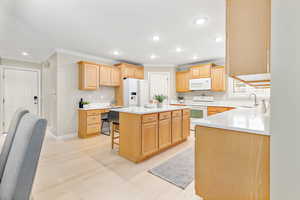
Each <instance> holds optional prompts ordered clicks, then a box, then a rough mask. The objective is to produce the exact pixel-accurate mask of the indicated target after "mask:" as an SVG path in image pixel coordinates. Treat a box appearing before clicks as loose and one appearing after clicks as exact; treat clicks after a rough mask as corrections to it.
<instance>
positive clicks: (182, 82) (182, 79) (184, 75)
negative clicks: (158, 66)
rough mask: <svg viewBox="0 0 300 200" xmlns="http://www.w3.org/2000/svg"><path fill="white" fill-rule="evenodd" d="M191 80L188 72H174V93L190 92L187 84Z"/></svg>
mask: <svg viewBox="0 0 300 200" xmlns="http://www.w3.org/2000/svg"><path fill="white" fill-rule="evenodd" d="M190 79H191V72H190V71H180V72H176V92H190V90H189V84H190V83H189V82H190Z"/></svg>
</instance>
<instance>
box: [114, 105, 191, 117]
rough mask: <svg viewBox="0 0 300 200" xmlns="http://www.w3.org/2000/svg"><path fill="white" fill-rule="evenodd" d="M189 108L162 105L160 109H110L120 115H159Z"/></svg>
mask: <svg viewBox="0 0 300 200" xmlns="http://www.w3.org/2000/svg"><path fill="white" fill-rule="evenodd" d="M186 108H189V107H188V106H170V105H164V106H163V107H161V108H145V107H125V108H116V109H110V110H112V111H116V112H121V113H131V114H140V115H143V114H150V113H159V112H167V111H173V110H182V109H186Z"/></svg>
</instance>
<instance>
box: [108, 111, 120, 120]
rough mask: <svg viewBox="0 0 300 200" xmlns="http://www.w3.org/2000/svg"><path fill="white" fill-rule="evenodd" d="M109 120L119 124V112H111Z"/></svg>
mask: <svg viewBox="0 0 300 200" xmlns="http://www.w3.org/2000/svg"><path fill="white" fill-rule="evenodd" d="M108 120H109V121H110V122H119V112H116V111H109V113H108Z"/></svg>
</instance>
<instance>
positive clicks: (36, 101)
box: [33, 96, 39, 104]
mask: <svg viewBox="0 0 300 200" xmlns="http://www.w3.org/2000/svg"><path fill="white" fill-rule="evenodd" d="M38 99H39V98H38V97H37V96H34V97H33V102H34V104H38Z"/></svg>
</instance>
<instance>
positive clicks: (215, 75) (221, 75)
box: [211, 66, 226, 92]
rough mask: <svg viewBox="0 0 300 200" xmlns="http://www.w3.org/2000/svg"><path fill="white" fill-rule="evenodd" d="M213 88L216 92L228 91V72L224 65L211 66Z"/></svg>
mask: <svg viewBox="0 0 300 200" xmlns="http://www.w3.org/2000/svg"><path fill="white" fill-rule="evenodd" d="M211 90H212V91H214V92H225V91H226V72H225V67H224V66H215V67H212V68H211Z"/></svg>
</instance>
